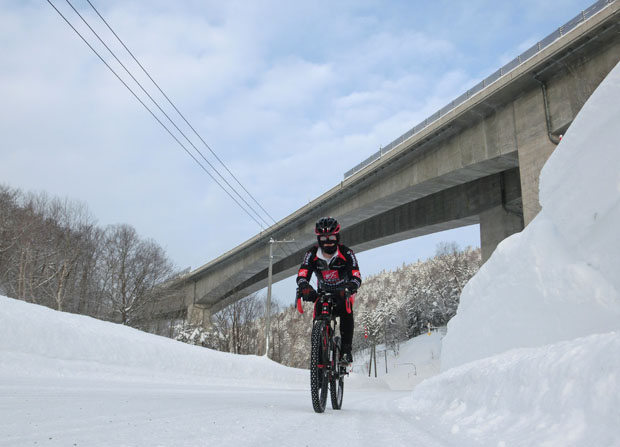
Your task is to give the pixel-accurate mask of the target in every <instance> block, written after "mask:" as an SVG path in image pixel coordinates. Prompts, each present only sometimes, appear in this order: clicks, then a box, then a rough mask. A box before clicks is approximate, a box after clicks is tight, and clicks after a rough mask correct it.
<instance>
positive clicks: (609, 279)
mask: <svg viewBox="0 0 620 447" xmlns="http://www.w3.org/2000/svg"><path fill="white" fill-rule="evenodd" d="M618 98H620V64H619V65H617V66H616V67H615V68H614V69H613V70H612V71H611V73H610V74H609V75H608V76H607V78H606V79H605V80H604V81H603V82H602V84H601V85H600V86H599V88H598V89H597V90H596V91H595V92H594V94H593V95H592V97H591V98H590V99H589V100H588V102H587V103H586V104H585V105H584V107H583V109H582V110H581V112H580V113H579V114H578V116H577V117H576V119H575V121H574V123H573V124H572V126H571V127H570V129H569V131H568V133H567V134H566V135H565V137H564V139H563V140H562V142H561V143H560V145H559V146H558V147H557V148H556V150H555V152H554V153H553V155H552V156H551V157H550V159H549V160H548V162H547V164H546V165H545V167H544V169H543V171H542V173H541V181H540V199H541V204H542V211H541V212H540V213H539V215H538V216H537V217H536V218H535V219H534V220H533V221H532V222H531V223H530V225H528V227H527V228H525V230H523V231H522V232H521V233H520V234H515V235H513V236H511V237H510V238H508V239H506V240H504V241H503V242H502V243H501V244H500V245H499V246H498V247H497V250H496V251H495V253H494V254H493V255H492V256H491V258H490V259H489V260H488V261H487V263H486V264H485V265H484V266H483V267H482V268H481V269H480V271H479V272H478V274H477V275H476V276H474V277H473V278H472V279H471V280H470V282H469V283H468V284H467V286H466V287H465V289H464V290H463V294H462V295H461V303H460V306H459V308H458V312H457V315H456V316H455V317H454V318H453V319H452V320H451V321H450V323H449V324H448V334H447V335H446V337H445V338H444V340H443V346H442V358H441V362H442V366H441V368H442V371H443V373H442V374H440V375H438V376H436V377H433V378H431V379H429V380H427V381H425V382H423V383H422V384H420V385H419V386H418V387H417V388H416V389H415V390H414V392H413V395H412V398H411V399H408V400H407V401H405V402H403V405H402V407H403V409H405V410H407V411H411V412H412V413H413V414H414V415H415V417H416V419H421V420H424V421H425V423H426V424H427V426H428V427H429V430H430V431H431V432H434V433H436V434H437V436H438V437H442V438H443V439H445V440H450V441H452V442H454V443H455V445H489V446H491V445H493V446H512V445H524V446H525V445H528V446H529V445H541V446H542V445H545V446H589V445H605V446H620V432H618V430H617V428H616V427H617V423H618V421H619V420H620V381H619V379H618V371H619V370H620V331H619V329H620V296H619V291H620V277H619V276H618V271H620V238H619V237H618V235H617V231H618V228H620V169H619V167H620V151H618V149H617V147H618V143H617V142H618V141H619V140H620V128H619V127H618V123H619V122H620V102H619V101H618ZM448 433H449V434H448Z"/></svg>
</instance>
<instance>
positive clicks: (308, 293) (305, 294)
mask: <svg viewBox="0 0 620 447" xmlns="http://www.w3.org/2000/svg"><path fill="white" fill-rule="evenodd" d="M299 294H300V295H301V299H302V300H304V301H314V300H316V297H317V294H316V290H314V287H312V286H311V285H310V284H304V285H302V286H299Z"/></svg>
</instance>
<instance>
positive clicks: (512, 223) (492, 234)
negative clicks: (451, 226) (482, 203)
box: [480, 205, 523, 264]
mask: <svg viewBox="0 0 620 447" xmlns="http://www.w3.org/2000/svg"><path fill="white" fill-rule="evenodd" d="M521 230H523V217H522V216H521V215H520V214H517V213H514V212H512V211H508V210H506V208H505V207H504V206H503V205H498V206H496V207H494V208H491V209H489V210H487V211H483V212H482V213H480V249H481V251H482V263H483V264H484V263H485V262H486V261H487V259H489V258H490V257H491V254H492V253H493V251H495V248H496V247H497V246H498V244H499V243H500V242H501V241H503V240H504V239H506V238H507V237H508V236H510V235H511V234H514V233H518V232H519V231H521Z"/></svg>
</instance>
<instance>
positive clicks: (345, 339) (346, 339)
mask: <svg viewBox="0 0 620 447" xmlns="http://www.w3.org/2000/svg"><path fill="white" fill-rule="evenodd" d="M336 315H338V316H339V317H340V337H341V338H342V345H343V346H344V345H349V346H350V345H351V342H352V341H353V327H354V326H355V324H354V322H353V308H351V313H347V309H346V306H345V303H344V300H343V301H342V302H338V305H337V306H336Z"/></svg>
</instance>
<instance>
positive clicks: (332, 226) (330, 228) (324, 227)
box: [314, 217, 340, 236]
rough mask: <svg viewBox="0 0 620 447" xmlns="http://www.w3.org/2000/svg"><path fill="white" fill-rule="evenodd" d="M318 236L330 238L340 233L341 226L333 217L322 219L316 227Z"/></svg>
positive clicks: (315, 230)
mask: <svg viewBox="0 0 620 447" xmlns="http://www.w3.org/2000/svg"><path fill="white" fill-rule="evenodd" d="M314 232H315V233H316V235H317V236H330V235H332V234H338V233H340V224H339V223H338V221H337V220H336V219H334V218H333V217H321V218H320V219H319V220H317V222H316V225H315V227H314Z"/></svg>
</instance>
